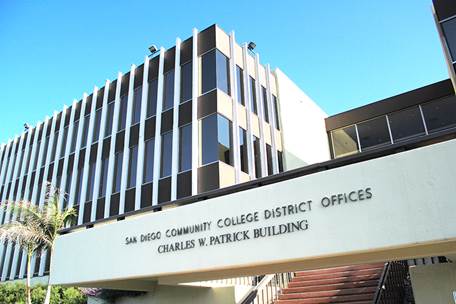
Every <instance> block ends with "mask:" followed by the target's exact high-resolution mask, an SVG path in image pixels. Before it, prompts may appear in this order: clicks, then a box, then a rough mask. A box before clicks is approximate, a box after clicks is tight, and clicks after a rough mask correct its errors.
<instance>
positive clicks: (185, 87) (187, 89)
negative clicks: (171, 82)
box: [180, 61, 192, 103]
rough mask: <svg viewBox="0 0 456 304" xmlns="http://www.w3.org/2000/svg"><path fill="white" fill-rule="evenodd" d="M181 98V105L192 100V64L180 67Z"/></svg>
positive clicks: (188, 63)
mask: <svg viewBox="0 0 456 304" xmlns="http://www.w3.org/2000/svg"><path fill="white" fill-rule="evenodd" d="M180 84H181V96H180V102H181V103H183V102H185V101H188V100H190V99H192V62H191V61H190V62H187V63H185V64H184V65H182V66H181V83H180Z"/></svg>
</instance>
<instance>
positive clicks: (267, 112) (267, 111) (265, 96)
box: [261, 86, 269, 122]
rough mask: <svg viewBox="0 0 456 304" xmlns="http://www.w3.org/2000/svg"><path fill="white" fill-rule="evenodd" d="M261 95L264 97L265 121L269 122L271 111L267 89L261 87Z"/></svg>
mask: <svg viewBox="0 0 456 304" xmlns="http://www.w3.org/2000/svg"><path fill="white" fill-rule="evenodd" d="M261 93H262V97H263V112H264V120H265V121H266V122H269V109H268V91H266V88H265V87H263V86H261Z"/></svg>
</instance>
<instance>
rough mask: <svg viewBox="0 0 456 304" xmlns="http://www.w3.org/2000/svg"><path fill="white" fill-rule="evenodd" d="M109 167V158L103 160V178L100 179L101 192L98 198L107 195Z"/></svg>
mask: <svg viewBox="0 0 456 304" xmlns="http://www.w3.org/2000/svg"><path fill="white" fill-rule="evenodd" d="M108 166H109V158H108V157H106V158H103V160H102V162H101V176H100V177H101V178H100V190H99V194H98V197H104V196H105V195H106V185H107V180H108Z"/></svg>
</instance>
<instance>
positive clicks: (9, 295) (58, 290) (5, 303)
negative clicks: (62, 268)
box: [0, 283, 87, 304]
mask: <svg viewBox="0 0 456 304" xmlns="http://www.w3.org/2000/svg"><path fill="white" fill-rule="evenodd" d="M45 296H46V286H41V285H36V286H34V287H33V288H32V303H33V304H41V303H43V301H44V298H45ZM0 303H2V304H25V303H26V300H25V285H24V284H23V283H5V284H0ZM84 303H87V297H86V296H85V295H84V294H82V293H81V291H80V290H79V289H77V288H73V287H68V288H67V287H61V286H52V289H51V304H84Z"/></svg>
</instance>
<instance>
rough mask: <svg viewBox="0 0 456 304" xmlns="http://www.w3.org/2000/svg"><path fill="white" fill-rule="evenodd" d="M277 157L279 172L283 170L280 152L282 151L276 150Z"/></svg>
mask: <svg viewBox="0 0 456 304" xmlns="http://www.w3.org/2000/svg"><path fill="white" fill-rule="evenodd" d="M277 159H278V161H279V172H283V153H282V151H277Z"/></svg>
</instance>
